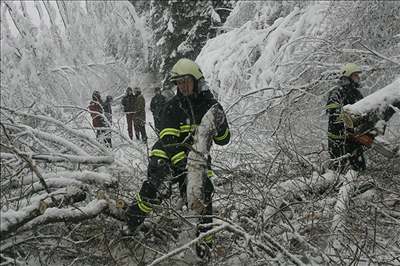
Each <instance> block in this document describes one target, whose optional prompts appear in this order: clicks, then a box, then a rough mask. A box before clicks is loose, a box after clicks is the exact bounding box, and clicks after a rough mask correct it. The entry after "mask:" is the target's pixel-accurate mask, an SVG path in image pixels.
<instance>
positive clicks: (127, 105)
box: [121, 87, 135, 140]
mask: <svg viewBox="0 0 400 266" xmlns="http://www.w3.org/2000/svg"><path fill="white" fill-rule="evenodd" d="M121 103H122V107H123V111H124V112H125V115H126V123H127V125H128V135H129V138H130V139H131V140H132V139H133V128H132V125H133V117H134V112H135V96H134V95H133V90H132V88H131V87H128V88H127V89H126V92H125V96H124V97H123V98H122V102H121Z"/></svg>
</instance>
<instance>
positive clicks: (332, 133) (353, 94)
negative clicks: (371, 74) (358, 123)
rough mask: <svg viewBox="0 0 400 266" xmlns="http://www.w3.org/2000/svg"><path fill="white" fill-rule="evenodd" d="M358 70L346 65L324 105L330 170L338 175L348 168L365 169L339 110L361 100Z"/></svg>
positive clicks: (359, 70)
mask: <svg viewBox="0 0 400 266" xmlns="http://www.w3.org/2000/svg"><path fill="white" fill-rule="evenodd" d="M360 73H361V68H360V67H359V66H358V65H356V64H353V63H348V64H346V65H344V66H343V68H342V70H341V75H342V76H341V77H340V79H339V86H338V87H336V88H335V89H333V90H332V91H331V92H330V93H329V97H328V102H327V105H326V109H327V113H328V115H329V121H328V149H329V154H330V157H331V159H332V163H331V165H330V168H331V169H333V170H338V171H339V172H342V171H343V170H345V169H347V166H348V164H350V165H351V167H352V169H354V170H356V171H362V170H365V168H366V163H365V158H364V155H363V147H362V145H361V144H359V143H358V142H357V140H356V138H355V137H354V135H353V134H352V133H353V132H352V131H351V130H350V129H348V128H346V127H345V125H344V122H343V118H342V108H343V107H344V106H345V105H347V104H353V103H355V102H357V101H359V100H361V99H362V98H363V96H362V94H361V92H360V91H359V90H358V88H359V87H360Z"/></svg>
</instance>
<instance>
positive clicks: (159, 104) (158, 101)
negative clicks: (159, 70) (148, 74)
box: [150, 87, 166, 134]
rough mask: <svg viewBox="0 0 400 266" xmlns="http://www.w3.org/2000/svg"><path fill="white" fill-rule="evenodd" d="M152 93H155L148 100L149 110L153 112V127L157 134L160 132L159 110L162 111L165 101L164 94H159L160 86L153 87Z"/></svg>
mask: <svg viewBox="0 0 400 266" xmlns="http://www.w3.org/2000/svg"><path fill="white" fill-rule="evenodd" d="M154 93H155V94H154V96H153V98H152V99H151V102H150V110H151V112H152V113H153V118H154V127H155V129H156V131H157V134H158V133H159V132H160V122H161V121H160V120H161V112H162V109H163V106H164V104H165V102H166V99H165V96H164V95H162V94H161V88H160V87H155V88H154Z"/></svg>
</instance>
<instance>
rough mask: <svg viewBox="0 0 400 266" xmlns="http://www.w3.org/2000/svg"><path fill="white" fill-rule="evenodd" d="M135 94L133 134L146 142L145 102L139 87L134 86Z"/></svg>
mask: <svg viewBox="0 0 400 266" xmlns="http://www.w3.org/2000/svg"><path fill="white" fill-rule="evenodd" d="M133 92H134V95H135V105H134V106H135V108H134V111H133V113H134V115H133V126H134V127H135V136H136V139H137V140H140V138H141V139H142V141H143V142H147V135H146V127H145V126H146V111H145V106H146V102H145V100H144V97H143V95H142V92H141V90H140V88H139V87H135V89H134V90H133Z"/></svg>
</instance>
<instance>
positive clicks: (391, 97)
mask: <svg viewBox="0 0 400 266" xmlns="http://www.w3.org/2000/svg"><path fill="white" fill-rule="evenodd" d="M395 101H400V77H399V78H397V79H395V80H394V81H393V82H392V83H390V84H389V85H387V86H386V87H384V88H382V89H381V90H378V91H376V92H374V93H372V94H370V95H368V96H367V97H365V98H364V99H362V100H360V101H358V102H356V103H355V104H352V105H346V106H345V107H343V109H344V110H345V111H347V112H349V113H353V114H357V115H365V114H367V113H369V112H371V111H375V110H380V111H382V110H384V109H385V108H387V107H388V106H389V105H390V104H392V103H394V102H395Z"/></svg>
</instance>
